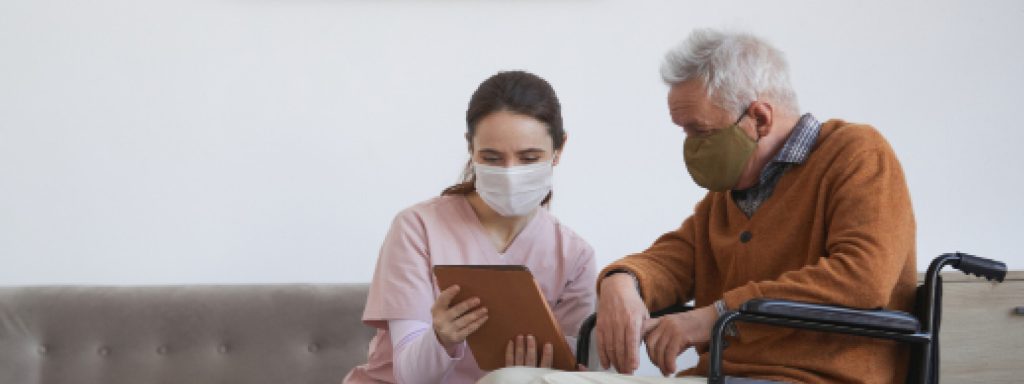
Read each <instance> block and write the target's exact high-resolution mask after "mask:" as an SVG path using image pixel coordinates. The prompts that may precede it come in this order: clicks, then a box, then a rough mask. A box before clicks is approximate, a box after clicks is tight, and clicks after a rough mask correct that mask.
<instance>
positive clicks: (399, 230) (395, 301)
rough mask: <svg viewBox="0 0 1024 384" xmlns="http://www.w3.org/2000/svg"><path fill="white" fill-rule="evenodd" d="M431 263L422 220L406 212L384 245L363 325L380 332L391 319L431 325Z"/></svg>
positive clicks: (432, 296) (396, 218)
mask: <svg viewBox="0 0 1024 384" xmlns="http://www.w3.org/2000/svg"><path fill="white" fill-rule="evenodd" d="M429 259H430V255H429V252H428V251H427V243H426V233H425V229H424V225H423V221H422V219H421V218H420V217H419V215H417V214H416V213H415V212H414V211H412V210H405V211H403V212H402V213H400V214H399V215H398V216H396V217H395V220H394V222H392V223H391V229H390V230H389V231H388V234H387V236H385V238H384V244H383V245H381V250H380V258H379V259H378V260H377V269H376V271H375V272H374V278H373V282H372V283H371V285H370V294H369V296H367V298H366V309H365V310H364V311H363V322H365V323H366V324H367V325H370V326H373V327H377V328H383V327H384V324H385V323H384V320H390V319H403V320H419V321H423V322H426V323H428V324H429V323H431V318H430V306H431V305H432V304H433V303H434V284H433V280H432V275H431V272H430V271H431V270H430V260H429Z"/></svg>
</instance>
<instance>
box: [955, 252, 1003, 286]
mask: <svg viewBox="0 0 1024 384" xmlns="http://www.w3.org/2000/svg"><path fill="white" fill-rule="evenodd" d="M956 255H957V256H959V258H960V261H959V262H956V263H952V265H953V268H956V269H959V270H960V271H962V272H963V273H968V274H973V275H977V276H980V277H984V278H985V279H988V280H995V281H998V282H1002V281H1003V279H1004V278H1006V264H1004V263H1003V262H1001V261H996V260H992V259H986V258H984V257H978V256H973V255H968V254H966V253H959V252H957V253H956Z"/></svg>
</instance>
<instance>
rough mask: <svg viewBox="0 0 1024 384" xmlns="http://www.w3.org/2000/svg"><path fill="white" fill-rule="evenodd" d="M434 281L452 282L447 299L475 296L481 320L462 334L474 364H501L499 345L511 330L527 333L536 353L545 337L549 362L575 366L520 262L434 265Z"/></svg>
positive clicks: (502, 353) (502, 349)
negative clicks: (482, 313)
mask: <svg viewBox="0 0 1024 384" xmlns="http://www.w3.org/2000/svg"><path fill="white" fill-rule="evenodd" d="M434 275H435V276H437V286H438V287H439V288H440V289H441V290H444V289H446V288H448V287H450V286H452V285H458V286H459V287H460V288H461V289H460V290H459V294H458V295H456V296H455V299H453V300H452V304H456V303H459V302H461V301H463V300H466V299H468V298H471V297H474V296H475V297H479V298H480V303H481V305H483V306H485V307H487V321H486V322H484V324H483V326H481V327H480V329H477V330H476V332H473V333H472V334H471V335H469V337H467V338H466V341H467V343H468V344H469V348H470V350H471V351H472V353H473V358H474V359H476V362H477V364H478V365H479V366H480V369H483V370H487V371H492V370H495V369H498V368H503V367H505V348H506V347H507V346H508V341H509V340H512V339H513V338H514V337H516V335H524V336H525V335H533V336H534V338H536V340H537V358H538V359H540V353H541V350H542V348H543V346H544V344H545V343H550V344H551V346H552V347H553V352H554V355H553V357H554V359H553V363H552V368H555V369H561V370H566V371H575V370H576V356H573V353H572V349H570V348H569V344H568V343H567V342H566V341H565V336H564V335H563V334H562V329H561V328H560V327H559V326H558V321H557V320H556V319H555V315H554V314H553V313H552V312H551V308H550V307H548V303H547V301H546V300H544V294H543V293H542V291H541V289H540V286H539V285H537V282H536V281H535V280H534V279H533V274H531V273H530V270H529V269H527V268H526V267H525V266H522V265H436V266H434Z"/></svg>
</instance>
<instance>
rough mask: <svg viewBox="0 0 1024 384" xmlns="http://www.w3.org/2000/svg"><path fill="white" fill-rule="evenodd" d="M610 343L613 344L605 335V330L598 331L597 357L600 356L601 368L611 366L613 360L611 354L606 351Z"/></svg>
mask: <svg viewBox="0 0 1024 384" xmlns="http://www.w3.org/2000/svg"><path fill="white" fill-rule="evenodd" d="M610 345H611V344H610V343H609V342H608V340H607V338H606V337H604V333H603V332H598V333H597V358H598V360H600V361H601V369H608V367H609V366H611V360H610V357H611V356H609V354H608V353H607V352H605V349H606V348H607V346H610Z"/></svg>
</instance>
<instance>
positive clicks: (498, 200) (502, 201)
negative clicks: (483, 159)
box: [473, 162, 552, 217]
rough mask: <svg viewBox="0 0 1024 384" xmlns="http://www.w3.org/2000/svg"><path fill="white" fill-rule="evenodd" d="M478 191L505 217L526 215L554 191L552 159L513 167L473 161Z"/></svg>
mask: <svg viewBox="0 0 1024 384" xmlns="http://www.w3.org/2000/svg"><path fill="white" fill-rule="evenodd" d="M473 172H474V173H475V174H476V192H477V193H478V194H480V197H481V198H482V199H484V202H486V203H487V205H488V206H490V207H491V209H493V210H494V211H495V212H498V214H499V215H502V216H506V217H507V216H523V215H526V214H529V213H530V212H532V211H533V209H534V208H537V207H538V206H540V202H541V201H544V197H546V196H547V195H548V192H551V176H552V166H551V163H550V162H542V163H535V164H529V165H517V166H514V167H508V168H506V167H496V166H493V165H483V164H477V163H473Z"/></svg>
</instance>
